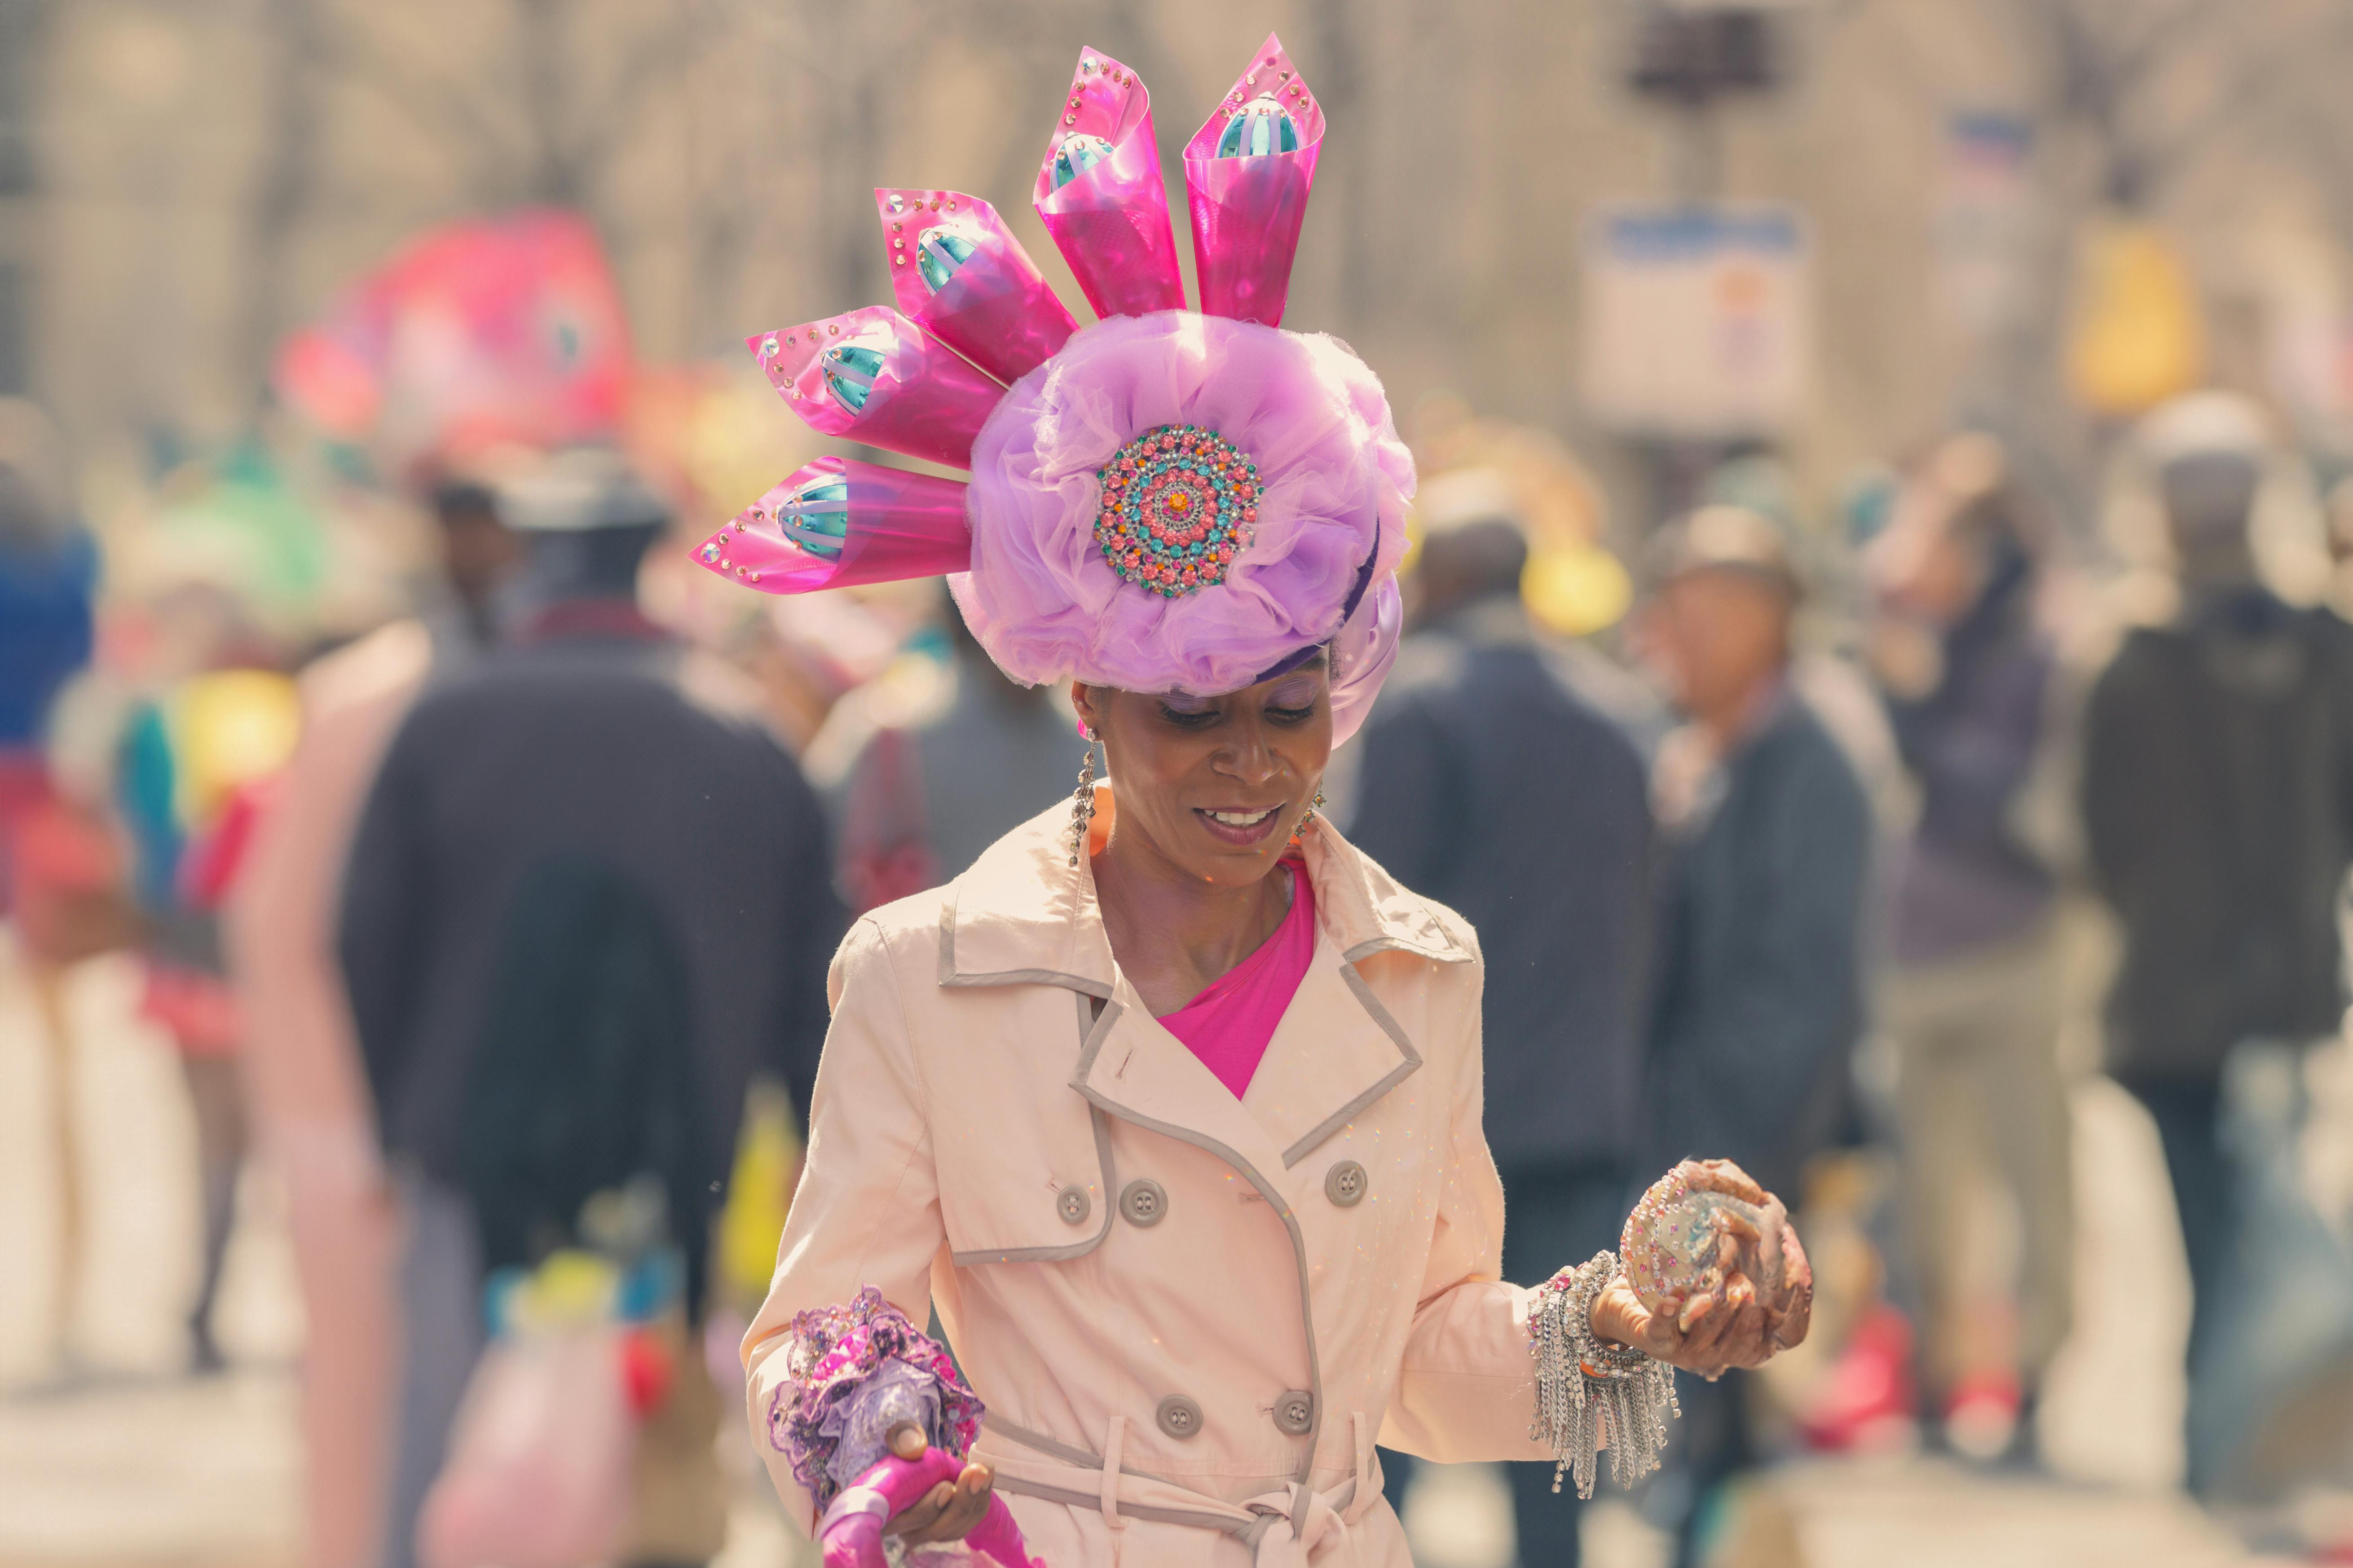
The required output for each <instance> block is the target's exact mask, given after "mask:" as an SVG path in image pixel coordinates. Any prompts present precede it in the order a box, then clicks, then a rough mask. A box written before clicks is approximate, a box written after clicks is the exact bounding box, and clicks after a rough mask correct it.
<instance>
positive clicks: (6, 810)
mask: <svg viewBox="0 0 2353 1568" xmlns="http://www.w3.org/2000/svg"><path fill="white" fill-rule="evenodd" d="M58 468H59V466H58V438H57V434H56V431H55V430H54V429H53V428H52V427H51V426H50V425H49V422H48V420H47V417H46V416H44V415H42V414H41V412H40V411H39V410H38V409H37V408H35V407H33V406H32V405H29V404H26V403H22V402H18V401H16V400H14V399H0V918H5V919H6V920H7V921H9V923H10V924H11V926H12V927H13V928H14V931H15V937H16V954H15V963H14V966H13V967H14V973H16V975H18V976H21V977H22V979H23V983H24V984H25V986H26V990H27V992H28V993H29V994H30V997H31V1000H32V1003H33V1007H34V1013H35V1016H36V1017H37V1019H38V1020H39V1024H40V1028H41V1032H42V1033H43V1034H44V1035H45V1036H47V1046H48V1048H49V1061H48V1073H47V1078H48V1092H49V1097H50V1106H51V1116H50V1124H51V1126H52V1128H53V1129H54V1131H53V1134H52V1142H53V1145H54V1149H55V1153H54V1156H53V1158H54V1159H55V1161H56V1170H57V1173H58V1222H59V1223H58V1256H59V1266H58V1268H57V1270H56V1272H55V1274H54V1276H53V1278H54V1279H55V1280H56V1287H55V1292H54V1300H53V1301H52V1303H51V1310H50V1331H51V1332H52V1333H53V1334H54V1335H55V1336H56V1337H57V1339H58V1342H59V1345H60V1349H61V1352H62V1353H63V1354H64V1355H65V1357H66V1358H67V1362H68V1363H69V1365H70V1363H71V1359H72V1350H71V1345H70V1336H69V1331H68V1330H69V1323H70V1321H71V1316H72V1309H73V1290H74V1283H75V1280H76V1279H77V1278H78V1277H79V1268H80V1256H81V1205H80V1183H79V1163H80V1162H79V1153H78V1145H77V1142H76V1140H75V1138H74V1135H73V1117H72V1103H73V1101H72V1062H73V1053H72V1050H71V1046H70V1037H69V1033H68V1020H67V1016H66V1009H65V997H64V992H63V989H62V986H63V972H64V968H65V965H66V964H67V963H69V962H70V961H72V960H73V959H75V958H78V957H80V956H83V955H85V954H86V953H88V952H91V951H94V950H95V948H96V947H98V946H100V945H106V944H108V943H110V942H115V941H120V940H121V936H122V935H123V934H124V933H123V931H122V930H121V927H122V921H121V919H120V910H121V905H120V901H119V900H115V899H112V898H111V897H110V896H109V895H110V894H111V890H112V885H113V883H114V881H115V880H116V878H117V876H118V874H119V873H118V868H117V866H116V862H115V857H114V854H113V850H112V846H111V843H110V842H109V841H108V839H107V837H106V835H105V833H104V831H103V829H102V828H101V827H100V826H98V825H97V824H95V823H94V822H92V821H91V820H90V818H89V816H88V815H87V814H86V813H81V812H77V811H75V810H74V809H73V808H72V807H71V806H70V805H69V804H68V803H67V802H66V801H65V800H63V799H61V798H60V796H59V794H58V789H57V787H56V785H55V784H54V782H53V780H52V779H51V776H50V771H49V766H48V763H47V758H46V757H45V756H44V754H43V742H44V740H45V737H46V734H47V725H48V719H49V711H50V708H51V706H52V705H53V703H54V702H55V701H56V699H57V696H58V690H59V689H60V688H62V687H63V686H64V685H65V683H66V681H67V679H69V677H71V676H72V675H73V674H74V672H75V671H76V670H78V669H79V668H81V667H82V666H83V665H85V664H87V663H88V662H89V660H90V649H91V645H92V642H93V637H94V619H93V616H92V611H91V601H92V598H93V597H94V595H96V593H97V590H98V569H99V556H98V547H97V544H96V542H94V541H92V539H91V538H90V534H89V533H88V532H87V531H83V530H82V529H80V528H79V527H77V526H75V524H74V522H73V521H72V513H71V510H70V509H69V506H68V505H67V498H66V497H65V495H64V494H63V493H62V489H63V487H62V485H61V483H60V482H59V481H60V478H61V476H60V474H59V471H58ZM110 911H111V912H112V915H113V918H108V914H109V912H110Z"/></svg>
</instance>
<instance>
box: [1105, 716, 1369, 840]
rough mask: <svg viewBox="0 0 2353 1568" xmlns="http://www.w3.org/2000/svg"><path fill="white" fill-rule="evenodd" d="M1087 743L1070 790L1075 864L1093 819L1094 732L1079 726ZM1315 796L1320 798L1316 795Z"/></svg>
mask: <svg viewBox="0 0 2353 1568" xmlns="http://www.w3.org/2000/svg"><path fill="white" fill-rule="evenodd" d="M1079 739H1081V740H1082V741H1084V742H1086V743H1087V756H1086V761H1084V762H1082V763H1080V764H1079V787H1078V788H1077V789H1075V790H1073V791H1071V865H1072V866H1076V865H1077V864H1078V863H1079V857H1080V855H1081V854H1082V853H1084V851H1085V849H1086V847H1087V829H1088V827H1089V826H1092V824H1093V822H1094V819H1095V732H1094V731H1092V730H1090V729H1088V728H1087V727H1086V726H1085V725H1084V724H1082V725H1080V726H1079ZM1317 798H1319V799H1320V798H1322V797H1321V796H1318V797H1317Z"/></svg>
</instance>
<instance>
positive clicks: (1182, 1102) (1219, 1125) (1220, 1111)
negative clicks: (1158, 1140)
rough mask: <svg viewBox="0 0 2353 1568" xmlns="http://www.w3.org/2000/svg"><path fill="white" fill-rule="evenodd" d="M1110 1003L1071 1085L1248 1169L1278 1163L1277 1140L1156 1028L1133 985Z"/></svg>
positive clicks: (1125, 1116)
mask: <svg viewBox="0 0 2353 1568" xmlns="http://www.w3.org/2000/svg"><path fill="white" fill-rule="evenodd" d="M1110 1005H1111V1006H1112V1007H1116V1008H1118V1009H1119V1013H1118V1016H1116V1017H1113V1018H1111V1019H1109V1020H1108V1022H1109V1027H1108V1028H1104V1029H1100V1030H1098V1031H1097V1032H1096V1037H1095V1038H1093V1039H1092V1040H1091V1041H1090V1042H1089V1043H1088V1049H1087V1051H1086V1054H1085V1055H1084V1057H1083V1058H1082V1059H1081V1061H1080V1063H1079V1071H1078V1073H1077V1074H1076V1075H1075V1076H1074V1077H1073V1078H1072V1079H1071V1088H1072V1089H1077V1090H1078V1091H1079V1092H1080V1093H1081V1094H1082V1095H1084V1096H1085V1097H1086V1098H1087V1099H1088V1100H1092V1102H1093V1103H1095V1104H1097V1105H1099V1106H1101V1107H1103V1110H1107V1111H1109V1112H1111V1114H1113V1116H1116V1117H1119V1118H1120V1119H1121V1120H1123V1121H1131V1122H1134V1124H1135V1125H1137V1126H1139V1127H1145V1128H1149V1129H1151V1130H1152V1131H1156V1132H1163V1133H1166V1134H1167V1135H1169V1136H1171V1137H1176V1138H1181V1139H1183V1140H1184V1141H1185V1142H1188V1143H1193V1144H1196V1145H1198V1146H1200V1147H1204V1148H1210V1149H1214V1150H1216V1151H1218V1152H1220V1153H1222V1154H1223V1155H1224V1157H1225V1158H1227V1159H1228V1160H1229V1161H1233V1162H1235V1163H1239V1164H1240V1165H1242V1166H1245V1167H1247V1168H1249V1169H1252V1170H1256V1171H1258V1172H1261V1173H1271V1172H1274V1171H1277V1170H1280V1169H1281V1168H1282V1148H1281V1145H1279V1144H1277V1143H1276V1142H1273V1140H1272V1139H1271V1138H1270V1137H1269V1136H1268V1133H1267V1130H1266V1129H1265V1128H1264V1127H1262V1126H1261V1125H1260V1123H1259V1121H1257V1119H1256V1118H1254V1117H1253V1116H1251V1114H1250V1111H1249V1110H1246V1109H1244V1106H1243V1103H1242V1101H1240V1100H1236V1099H1235V1098H1234V1096H1233V1091H1232V1090H1231V1089H1228V1088H1227V1087H1226V1086H1225V1085H1224V1084H1222V1083H1220V1082H1219V1081H1218V1078H1217V1075H1216V1074H1215V1073H1212V1072H1211V1071H1210V1070H1209V1069H1208V1068H1206V1067H1203V1066H1202V1065H1201V1059H1200V1058H1198V1057H1196V1056H1195V1055H1194V1054H1193V1053H1192V1052H1191V1051H1190V1050H1188V1049H1187V1048H1186V1046H1185V1042H1184V1041H1182V1040H1180V1039H1178V1038H1177V1037H1176V1036H1174V1035H1172V1034H1170V1033H1169V1032H1168V1031H1167V1030H1166V1029H1165V1028H1163V1027H1162V1026H1161V1025H1160V1020H1158V1019H1157V1018H1155V1017H1154V1016H1152V1015H1151V1012H1150V1011H1149V1010H1148V1009H1147V1008H1146V1007H1145V1005H1144V999H1143V998H1142V997H1140V996H1138V995H1137V994H1136V993H1135V988H1134V986H1132V985H1129V984H1127V983H1126V981H1125V980H1124V979H1123V980H1122V981H1121V982H1120V985H1119V990H1118V992H1117V994H1114V995H1113V998H1112V1001H1111V1004H1110Z"/></svg>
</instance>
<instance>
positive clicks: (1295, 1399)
mask: <svg viewBox="0 0 2353 1568" xmlns="http://www.w3.org/2000/svg"><path fill="white" fill-rule="evenodd" d="M1153 1419H1154V1420H1155V1421H1157V1422H1158V1423H1159V1424H1160V1429H1161V1431H1163V1432H1165V1433H1166V1434H1167V1435H1168V1436H1171V1437H1174V1438H1176V1440H1177V1441H1178V1442H1180V1443H1182V1442H1185V1441H1187V1439H1189V1438H1192V1437H1194V1436H1198V1434H1199V1433H1200V1430H1201V1407H1200V1406H1199V1405H1196V1404H1194V1403H1193V1402H1192V1401H1191V1400H1189V1399H1187V1398H1186V1397H1185V1396H1184V1395H1183V1394H1170V1395H1169V1396H1168V1397H1167V1398H1166V1399H1164V1400H1162V1401H1161V1402H1160V1408H1159V1409H1157V1410H1156V1411H1155V1412H1154V1413H1153ZM1274 1424H1275V1426H1278V1427H1280V1428H1282V1431H1283V1432H1285V1433H1286V1434H1288V1435H1289V1436H1293V1437H1304V1436H1307V1434H1308V1433H1310V1432H1312V1431H1314V1429H1315V1396H1314V1394H1310V1393H1309V1392H1307V1390H1305V1389H1303V1388H1289V1389H1285V1390H1283V1392H1282V1393H1281V1394H1277V1395H1276V1396H1275V1401H1274Z"/></svg>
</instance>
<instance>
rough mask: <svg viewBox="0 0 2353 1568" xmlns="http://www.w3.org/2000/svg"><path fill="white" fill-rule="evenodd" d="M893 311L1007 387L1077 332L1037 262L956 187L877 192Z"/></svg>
mask: <svg viewBox="0 0 2353 1568" xmlns="http://www.w3.org/2000/svg"><path fill="white" fill-rule="evenodd" d="M874 205H875V206H876V208H877V209H878V210H879V211H880V213H881V218H882V244H883V248H884V249H885V250H886V251H887V252H888V253H889V255H890V258H891V287H892V291H893V292H894V293H896V294H897V296H898V300H899V309H900V310H902V311H903V312H904V313H905V314H906V315H907V316H908V317H909V318H911V319H912V320H913V321H914V322H915V323H916V324H917V325H918V326H921V327H922V328H923V330H924V331H928V332H930V333H931V334H932V335H933V336H934V337H935V338H937V339H939V340H940V342H944V343H945V344H947V345H948V347H950V348H952V349H954V350H955V351H956V353H960V354H962V355H964V357H965V358H966V359H968V360H970V361H972V363H975V364H976V365H978V366H980V368H981V369H983V370H985V371H987V373H988V374H991V375H993V376H995V377H996V378H997V380H999V381H1002V382H1005V383H1008V384H1011V383H1013V382H1016V381H1018V380H1020V379H1021V378H1022V377H1023V376H1025V375H1027V374H1029V372H1031V371H1033V370H1035V369H1037V368H1038V367H1039V365H1041V364H1043V363H1046V362H1047V361H1048V360H1049V359H1050V358H1052V357H1053V354H1054V351H1055V350H1057V349H1059V348H1060V347H1061V346H1062V345H1063V344H1064V343H1065V342H1069V341H1070V336H1071V333H1072V332H1074V331H1078V327H1079V323H1078V319H1077V318H1076V317H1074V316H1072V315H1071V311H1070V308H1069V307H1068V306H1066V305H1064V304H1063V303H1062V301H1061V300H1059V299H1057V298H1056V297H1055V294H1054V290H1053V289H1051V288H1050V287H1049V286H1048V285H1047V282H1046V279H1044V277H1042V276H1041V275H1040V274H1039V271H1038V264H1037V263H1036V262H1034V261H1032V260H1030V259H1029V252H1028V251H1026V250H1024V249H1022V248H1021V242H1020V241H1019V240H1017V239H1015V238H1014V237H1013V231H1012V230H1010V229H1008V228H1007V227H1006V226H1005V220H1004V219H1003V218H1001V217H999V216H997V209H996V208H995V207H992V206H990V205H988V204H987V202H984V201H982V200H980V199H979V198H978V197H976V196H968V195H965V194H964V193H963V192H961V191H915V190H889V189H882V190H877V191H876V192H875V193H874Z"/></svg>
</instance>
